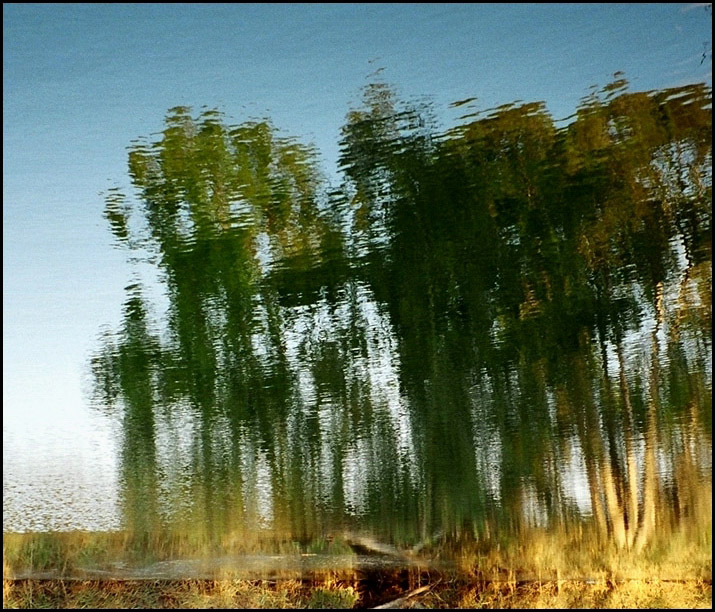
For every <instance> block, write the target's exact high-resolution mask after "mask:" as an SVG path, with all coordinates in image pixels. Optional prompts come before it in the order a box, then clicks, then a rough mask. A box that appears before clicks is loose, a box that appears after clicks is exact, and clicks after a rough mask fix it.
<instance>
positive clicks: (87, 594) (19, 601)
mask: <svg viewBox="0 0 715 612" xmlns="http://www.w3.org/2000/svg"><path fill="white" fill-rule="evenodd" d="M375 578H376V577H375V576H371V577H370V578H369V579H367V578H363V579H360V578H357V577H356V578H355V579H352V580H332V579H329V578H328V579H321V580H319V581H314V580H277V581H266V580H262V581H241V580H182V581H161V580H152V581H149V580H145V581H114V580H106V581H78V580H69V581H68V580H4V581H3V608H13V609H27V608H57V609H70V608H103V609H108V608H154V609H181V608H189V609H192V608H297V609H300V608H319V609H326V608H343V609H346V608H355V609H364V608H375V607H381V608H434V609H440V608H442V609H444V608H611V609H619V608H620V609H624V608H690V609H693V608H704V609H707V608H712V582H711V581H710V582H708V581H703V580H690V581H672V582H668V581H659V580H628V581H621V582H613V581H610V580H608V579H605V578H604V579H602V580H598V581H592V582H586V581H561V582H558V581H547V582H522V583H519V582H515V581H512V582H509V581H504V582H485V583H479V582H470V581H466V580H464V579H457V578H453V579H450V580H445V579H437V580H435V581H434V582H430V577H429V576H423V577H421V578H420V579H419V580H417V582H413V583H412V584H409V580H408V581H405V580H404V577H401V575H400V574H399V573H398V574H385V575H384V576H383V578H384V581H383V582H382V583H381V584H379V583H378V582H376V580H375ZM410 587H414V588H410Z"/></svg>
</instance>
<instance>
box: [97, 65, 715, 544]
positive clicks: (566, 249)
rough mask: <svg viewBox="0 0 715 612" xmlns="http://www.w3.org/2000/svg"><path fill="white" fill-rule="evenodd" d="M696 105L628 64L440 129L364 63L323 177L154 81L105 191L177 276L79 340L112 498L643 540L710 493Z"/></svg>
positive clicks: (377, 522) (708, 206)
mask: <svg viewBox="0 0 715 612" xmlns="http://www.w3.org/2000/svg"><path fill="white" fill-rule="evenodd" d="M711 130H712V109H711V90H710V89H709V88H707V87H706V86H704V85H691V86H686V87H681V88H676V89H668V90H664V91H657V92H638V93H631V92H629V91H628V89H627V83H626V82H625V80H623V79H621V78H618V79H617V80H616V81H614V82H613V83H611V84H610V85H608V86H607V87H605V88H604V89H603V90H601V91H600V92H597V93H594V94H592V95H591V96H589V97H587V98H585V99H584V100H583V101H582V104H581V106H580V107H579V109H578V111H577V113H576V115H575V117H574V118H573V120H572V121H571V123H569V124H568V125H567V126H565V127H557V125H556V124H555V123H554V121H553V119H552V118H551V116H550V115H549V114H548V112H547V111H546V109H545V107H544V105H543V104H541V103H528V104H520V105H517V104H512V105H505V106H503V107H500V108H497V109H493V110H491V111H485V112H483V113H481V114H476V115H470V116H467V117H465V118H464V120H463V122H462V123H461V124H460V125H458V126H457V127H454V128H452V129H449V130H447V131H439V130H438V129H437V127H436V125H435V122H434V119H433V111H432V109H431V108H430V107H429V106H426V105H424V104H409V103H404V102H401V101H400V100H398V99H397V97H396V95H395V93H394V91H393V90H392V89H391V88H390V87H389V86H387V85H385V84H383V83H373V84H371V85H369V86H368V87H367V88H366V90H365V96H364V100H363V105H362V107H361V108H359V109H356V110H353V111H351V112H350V113H349V114H348V116H347V119H346V124H345V126H344V128H343V132H342V141H341V157H340V166H341V169H342V172H343V177H344V181H343V183H342V185H340V186H339V187H338V188H336V189H331V188H329V187H328V185H327V183H326V181H325V180H323V179H322V178H321V175H320V171H319V166H318V164H317V162H316V152H315V151H313V150H312V149H311V148H310V147H307V146H303V145H300V144H298V143H296V142H295V141H293V140H290V139H286V138H281V137H279V136H278V135H277V132H276V131H275V130H274V129H273V128H272V126H271V125H270V123H269V122H268V121H262V122H248V123H244V124H241V125H239V126H228V125H226V124H225V122H224V121H223V118H222V117H221V115H220V114H218V113H217V112H215V111H209V112H205V113H202V114H200V115H199V116H198V117H197V118H193V117H192V116H191V114H190V110H189V109H187V108H183V107H180V108H175V109H172V110H171V111H170V112H169V115H168V117H167V119H166V128H165V130H164V131H163V133H162V134H161V137H160V138H159V139H157V140H155V141H154V142H144V141H142V142H138V143H136V144H135V145H134V146H133V148H132V150H131V152H130V155H129V172H130V176H131V179H132V183H133V185H134V187H135V188H136V190H137V197H136V198H126V197H124V195H123V194H121V193H119V192H118V191H115V192H113V193H111V194H110V196H109V197H108V198H107V200H106V209H105V214H106V217H107V220H108V221H109V223H110V225H111V227H112V230H113V232H114V235H115V236H116V238H117V240H118V242H119V243H121V244H122V245H124V246H126V247H127V248H128V250H129V251H130V252H132V253H133V254H134V255H135V256H138V257H140V258H146V259H149V260H151V261H154V262H155V263H156V265H157V266H158V268H159V269H160V271H161V273H162V277H163V281H164V284H165V287H166V292H167V296H168V302H169V308H168V313H167V319H166V322H165V323H166V324H165V325H164V326H158V325H155V324H153V323H152V322H151V316H150V314H149V313H150V311H151V309H150V308H149V306H148V304H147V303H146V299H145V298H144V297H143V294H142V288H141V286H140V285H133V286H132V287H130V288H129V289H128V297H127V302H126V304H125V311H124V312H125V316H124V323H123V327H122V329H120V330H118V331H117V332H116V333H112V334H107V335H106V336H105V337H104V338H103V344H102V348H101V349H100V350H99V351H98V353H97V355H96V357H95V358H94V359H93V367H94V372H95V379H96V381H97V390H98V395H97V402H98V404H100V405H102V406H106V407H111V409H112V410H114V411H115V413H116V414H119V415H120V416H121V418H122V423H123V431H124V443H123V446H122V469H123V483H124V484H123V491H124V493H123V499H124V506H123V511H124V518H125V520H126V524H127V527H128V528H131V529H133V530H135V531H136V532H138V533H145V534H148V533H151V532H152V531H155V530H158V529H161V525H162V524H164V523H167V522H168V523H171V524H178V523H180V522H181V521H182V520H186V521H191V522H193V523H194V524H200V525H203V528H204V529H205V530H206V531H207V533H208V535H209V536H217V537H220V536H221V535H222V534H226V533H227V532H229V531H237V530H238V531H240V530H242V529H246V528H249V529H250V528H251V526H252V525H256V524H257V523H262V522H263V523H269V524H271V525H272V526H274V527H275V528H276V529H279V530H282V531H283V532H289V533H290V534H292V535H293V536H295V537H299V538H306V539H308V538H310V537H314V536H316V535H319V534H321V533H324V532H325V531H326V530H332V529H336V528H338V527H340V526H344V525H345V524H346V523H359V524H362V525H364V526H366V527H369V528H371V529H377V530H385V531H386V532H387V533H386V534H385V535H389V536H391V537H392V538H394V539H398V540H405V541H413V542H414V541H419V540H422V539H424V538H425V537H427V536H428V535H429V534H431V533H433V532H435V531H437V530H447V531H449V532H451V533H454V534H458V533H462V532H463V531H464V530H467V531H469V532H471V533H474V532H476V533H479V534H482V535H483V534H485V533H487V532H492V531H493V530H494V529H496V530H498V531H502V532H506V533H518V531H519V529H520V528H521V526H523V525H527V524H530V523H533V522H536V523H538V524H544V525H553V524H556V523H558V524H562V525H570V524H578V523H581V522H583V521H584V520H590V521H591V522H592V523H593V524H594V525H595V528H596V529H597V530H598V532H599V533H600V534H601V536H602V538H603V540H604V541H609V542H614V543H615V544H616V545H617V546H618V547H627V548H633V549H636V550H640V549H642V548H643V547H644V546H645V545H646V544H647V543H648V542H649V541H650V540H651V538H652V537H653V534H654V533H655V528H656V526H660V527H661V528H662V529H660V531H661V532H663V529H665V527H667V526H671V527H672V526H674V525H678V524H679V523H680V522H682V520H683V519H684V517H686V516H691V517H692V516H694V515H697V516H699V517H702V516H704V515H705V514H707V513H708V512H709V510H708V509H707V508H705V509H703V508H702V504H703V502H702V496H701V495H699V493H698V492H699V491H702V490H703V487H707V486H708V484H710V486H711V478H712V476H711V467H709V466H708V464H707V461H706V460H705V461H703V457H702V456H701V455H702V449H705V450H706V451H707V448H708V445H709V448H711V445H712V443H711V416H710V405H711V404H710V403H711V395H712V380H711V376H712V375H711V361H710V349H711V345H712V305H711V295H712V240H711V220H712V169H711V165H712V139H711ZM699 453H700V454H699ZM705 454H706V455H707V452H706V453H705ZM659 457H660V459H659ZM663 457H667V461H666V462H665V463H666V466H665V467H663V459H662V458H663ZM179 466H182V467H181V468H179ZM574 474H576V475H579V474H580V475H581V476H582V477H583V480H584V482H585V483H586V484H585V489H587V491H586V490H579V488H578V487H573V486H570V485H569V484H568V483H569V481H570V480H569V479H573V477H574ZM666 531H667V530H666Z"/></svg>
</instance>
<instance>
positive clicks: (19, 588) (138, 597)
mask: <svg viewBox="0 0 715 612" xmlns="http://www.w3.org/2000/svg"><path fill="white" fill-rule="evenodd" d="M356 602H357V591H356V589H355V588H354V587H353V586H351V585H343V584H326V585H322V586H319V587H315V588H310V587H307V586H306V585H304V584H303V583H301V582H299V581H284V582H265V581H231V580H221V581H213V580H184V581H123V582H118V581H101V582H97V581H85V582H80V581H62V580H17V581H10V580H5V581H3V608H23V609H26V608H35V609H37V608H53V609H78V608H99V609H109V608H120V609H125V608H150V609H151V608H154V609H156V608H162V609H163V608H166V609H169V608H173V609H181V608H188V609H208V608H232V609H246V608H352V607H353V606H354V605H355V603H356Z"/></svg>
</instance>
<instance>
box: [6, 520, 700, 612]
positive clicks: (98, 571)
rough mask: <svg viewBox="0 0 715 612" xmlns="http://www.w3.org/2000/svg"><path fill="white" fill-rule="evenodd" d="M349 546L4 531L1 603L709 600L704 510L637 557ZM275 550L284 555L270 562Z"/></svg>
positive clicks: (639, 603)
mask: <svg viewBox="0 0 715 612" xmlns="http://www.w3.org/2000/svg"><path fill="white" fill-rule="evenodd" d="M695 527H697V528H695ZM349 544H350V540H349V538H347V537H346V536H345V535H344V534H343V535H334V536H333V537H327V538H323V539H316V540H311V541H308V542H298V541H293V540H291V539H289V538H285V537H279V534H276V533H269V532H266V533H263V534H258V533H254V534H253V535H252V536H251V538H244V537H239V536H234V537H227V538H225V539H222V540H221V542H220V543H215V542H214V543H209V542H206V541H204V540H202V539H197V538H193V537H191V535H190V534H189V533H183V534H181V533H164V534H159V533H157V534H153V535H152V537H151V538H146V537H143V538H142V537H139V538H138V537H136V536H132V535H131V534H128V533H120V532H113V533H88V532H71V533H32V534H4V537H3V577H4V581H3V607H5V608H210V607H217V608H369V607H374V606H378V605H382V604H385V603H388V602H394V601H395V600H401V598H404V597H405V596H406V595H410V594H412V595H411V596H408V597H407V598H406V599H403V600H401V601H399V604H396V605H395V607H427V608H571V607H575V608H710V607H712V519H711V517H708V519H707V520H705V519H702V520H701V521H700V522H699V523H698V524H697V525H695V526H691V527H689V528H688V529H685V528H683V529H673V530H671V531H670V532H668V533H667V537H661V538H659V539H656V540H654V541H652V542H651V544H650V545H649V546H648V547H646V548H645V549H644V550H643V551H642V552H641V553H640V554H638V555H636V554H631V553H629V552H628V551H624V550H618V549H616V548H615V547H614V546H613V544H612V543H609V542H608V541H605V542H604V541H599V539H598V537H597V534H596V533H595V532H590V531H589V530H588V529H587V528H585V527H584V528H580V529H564V530H563V531H559V530H558V529H552V530H550V531H546V530H543V529H536V528H534V529H528V530H527V529H522V530H521V531H520V532H519V534H518V539H517V538H513V539H511V540H508V539H498V538H491V539H490V538H489V537H486V536H482V537H481V538H474V537H472V536H470V535H469V534H464V533H462V534H452V535H450V536H447V537H440V538H434V539H433V540H431V541H430V542H429V543H427V544H426V545H424V546H422V547H420V549H419V552H418V553H415V549H414V547H413V548H412V549H409V548H408V547H401V549H402V550H404V551H405V556H404V557H400V558H403V559H404V560H405V561H406V564H405V565H401V566H395V565H394V563H393V565H392V566H391V567H388V564H387V563H385V564H380V563H375V564H373V563H367V564H366V563H364V559H365V557H364V556H363V557H361V556H357V555H356V553H355V552H354V551H353V550H352V549H351V548H350V545H349ZM229 554H230V555H233V556H227V557H225V560H226V562H225V563H224V565H212V566H211V567H212V568H213V570H212V573H209V574H208V575H198V574H195V575H191V573H190V572H188V573H182V572H181V571H180V572H178V575H177V573H176V572H175V573H174V574H173V575H168V574H164V573H161V572H159V573H157V574H154V573H153V571H154V570H153V568H156V567H158V568H160V569H161V568H165V567H167V566H170V565H171V564H172V563H176V562H179V563H181V561H182V560H191V559H194V560H195V559H197V558H198V559H204V560H207V561H215V560H218V561H222V562H223V559H224V558H223V557H222V556H223V555H229ZM240 555H245V556H244V557H241V556H240ZM248 555H253V557H251V558H252V559H256V558H258V559H260V560H262V561H265V564H264V565H261V566H260V568H259V570H260V571H259V572H258V573H250V572H249V574H250V575H249V574H246V573H245V571H244V570H245V569H246V568H245V567H243V565H245V564H246V562H247V561H246V560H247V559H249V557H248ZM410 555H413V556H410ZM379 558H380V555H379V554H375V555H374V556H370V555H368V559H369V560H370V561H372V560H373V559H379ZM314 559H320V560H325V559H327V560H328V561H329V564H328V565H327V566H323V567H324V568H325V567H327V568H330V569H323V570H321V571H316V570H315V569H314V568H315V567H316V566H315V565H313V566H311V565H310V564H309V561H310V560H314ZM286 560H290V561H291V563H293V565H290V566H289V565H284V566H283V569H286V568H288V569H289V570H290V571H281V563H282V562H284V561H286ZM296 560H298V561H297V565H296V564H295V562H296ZM412 560H419V562H420V563H419V564H414V565H410V563H408V562H411V561H412ZM333 561H334V562H335V563H333ZM165 562H166V563H165ZM152 564H154V565H152ZM231 564H233V567H231ZM341 564H342V565H341ZM172 567H174V566H172ZM179 567H180V568H184V567H186V568H191V567H205V566H195V565H179ZM120 568H123V569H121V570H120ZM126 568H130V569H131V568H140V569H142V571H143V570H145V569H147V568H148V569H149V570H150V571H149V572H148V573H142V574H141V576H142V577H145V579H143V580H136V579H134V578H135V577H136V574H134V577H131V576H132V575H131V574H125V575H124V578H125V579H124V580H116V579H117V578H118V577H122V571H124V569H126ZM400 568H402V569H400ZM239 569H240V570H241V571H243V572H244V573H243V574H241V573H237V570H239ZM88 570H94V572H95V573H94V574H91V573H87V572H88ZM83 572H84V573H83ZM260 572H263V573H262V574H261V573H260ZM104 576H106V579H104ZM70 578H72V579H70ZM99 578H101V579H99ZM179 578H180V579H179ZM259 578H260V579H259Z"/></svg>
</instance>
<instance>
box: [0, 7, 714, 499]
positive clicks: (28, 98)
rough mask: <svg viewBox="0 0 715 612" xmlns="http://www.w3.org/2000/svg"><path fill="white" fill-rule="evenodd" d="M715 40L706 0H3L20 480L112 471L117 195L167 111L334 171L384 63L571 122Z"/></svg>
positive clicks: (401, 80) (448, 92) (8, 268)
mask: <svg viewBox="0 0 715 612" xmlns="http://www.w3.org/2000/svg"><path fill="white" fill-rule="evenodd" d="M711 41H712V21H711V13H709V12H707V10H706V8H705V5H704V4H583V5H579V4H498V5H496V4H486V5H482V4H461V3H460V4H443V3H440V4H404V3H400V4H290V5H286V4H61V5H60V4H54V5H53V4H4V5H3V417H4V418H3V460H4V461H3V464H4V465H3V483H4V486H3V488H4V493H5V490H6V486H8V485H7V484H6V483H7V482H9V481H12V482H14V483H16V484H17V486H22V482H24V481H23V479H28V478H29V476H28V474H36V473H37V470H38V469H39V468H38V467H37V465H38V459H41V460H42V461H44V462H45V463H46V464H50V463H52V462H55V463H54V465H57V462H60V463H61V462H65V463H67V465H69V464H72V465H74V466H75V467H73V468H71V469H80V468H78V467H77V466H78V465H79V466H81V469H80V471H82V474H84V477H86V478H88V479H89V478H94V476H96V474H100V473H104V474H106V473H107V471H108V469H109V468H108V466H109V465H110V464H111V457H112V456H113V453H114V450H115V449H114V447H113V436H112V431H111V427H109V426H107V425H106V424H103V423H102V422H101V420H100V419H98V417H97V415H96V414H94V413H92V411H91V410H90V409H89V407H88V402H87V399H86V397H85V395H86V393H85V392H86V388H87V384H88V381H87V361H88V358H89V356H90V354H91V352H92V350H93V349H94V348H96V346H97V344H98V343H97V338H98V335H99V334H100V332H101V331H102V330H103V329H111V328H114V327H116V325H117V323H118V322H119V320H120V314H121V306H122V303H123V300H124V291H123V290H124V287H125V286H126V285H127V284H129V282H130V281H131V279H132V275H133V274H134V271H133V269H132V267H131V266H130V265H129V264H128V263H127V262H126V254H125V253H124V252H123V251H121V250H118V249H116V248H115V247H114V245H113V239H112V236H111V233H110V231H109V228H108V226H107V224H106V222H105V220H104V219H103V217H102V211H103V207H104V201H103V198H102V196H101V192H103V191H104V190H106V189H107V188H109V187H113V186H119V187H122V188H125V189H127V188H128V187H129V179H128V176H127V169H126V166H127V151H126V147H127V146H128V145H129V144H130V143H131V141H132V140H134V139H136V138H137V137H141V136H148V135H150V134H152V133H156V132H158V131H159V130H161V129H162V123H163V118H164V116H165V114H166V111H167V110H168V109H169V108H171V107H174V106H178V105H185V106H191V107H193V108H194V109H195V110H199V109H200V108H201V107H202V106H204V105H205V106H208V107H211V108H214V107H217V108H219V109H220V110H222V111H223V112H224V113H225V114H226V115H227V118H228V119H229V121H230V122H236V123H237V122H240V121H243V120H247V119H249V118H257V117H266V116H268V117H270V118H271V120H272V121H273V123H274V125H275V126H276V127H277V128H279V129H280V130H281V131H282V132H283V133H284V134H285V135H287V136H293V137H296V138H297V139H298V140H300V141H302V142H306V143H308V142H312V143H313V144H315V145H316V147H317V148H318V150H319V151H320V153H321V156H322V160H323V163H324V166H325V169H326V172H327V174H328V176H331V177H335V176H336V174H335V167H336V160H337V156H338V141H339V138H340V127H341V126H342V125H343V123H344V120H345V115H346V113H347V112H348V110H349V109H350V108H351V106H355V105H356V104H358V102H359V99H360V96H361V88H362V87H363V86H364V85H365V84H366V83H367V82H368V81H369V80H370V75H371V74H374V73H375V71H376V70H378V69H382V70H381V72H380V78H381V79H383V80H384V81H385V82H388V83H390V84H392V85H394V86H395V88H396V90H397V92H398V93H399V94H400V96H401V97H403V98H407V99H410V98H416V97H424V96H428V97H429V99H431V100H432V101H433V102H434V104H435V109H436V110H437V111H438V116H440V115H439V113H440V112H443V114H442V115H441V117H442V119H443V121H444V122H448V121H449V119H450V117H451V115H450V114H449V113H450V111H448V105H449V103H450V102H454V101H456V100H461V99H464V98H468V97H475V96H476V97H477V102H476V104H477V107H478V108H480V109H486V108H491V107H494V106H496V105H499V104H504V103H508V102H513V101H515V100H524V101H536V100H543V101H544V102H545V103H546V105H547V108H548V109H549V110H550V111H551V113H552V114H553V116H554V117H555V118H557V119H558V118H563V117H567V116H568V115H570V114H571V113H573V111H574V110H575V108H576V106H577V104H578V102H579V100H580V99H581V98H582V97H583V96H585V95H586V94H587V93H588V91H589V87H590V86H592V85H598V86H599V87H600V86H603V85H605V84H607V83H608V82H609V81H611V80H612V77H613V74H614V73H615V72H617V71H622V72H624V73H625V76H626V78H627V79H628V80H629V81H630V84H631V89H632V90H649V89H660V88H665V87H672V86H678V85H683V84H687V83H701V82H706V83H708V84H711V83H712V56H711V52H710V49H711V47H710V43H711ZM704 52H705V58H704V59H703V53H704ZM68 449H69V450H68ZM28 451H29V452H28ZM73 462H74V463H73ZM40 463H41V462H40ZM6 464H7V465H6ZM68 469H70V468H68ZM93 470H94V471H93ZM39 480H41V479H39ZM38 486H39V485H38ZM38 495H41V492H40V493H38ZM4 497H5V496H4Z"/></svg>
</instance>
